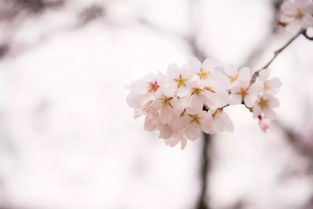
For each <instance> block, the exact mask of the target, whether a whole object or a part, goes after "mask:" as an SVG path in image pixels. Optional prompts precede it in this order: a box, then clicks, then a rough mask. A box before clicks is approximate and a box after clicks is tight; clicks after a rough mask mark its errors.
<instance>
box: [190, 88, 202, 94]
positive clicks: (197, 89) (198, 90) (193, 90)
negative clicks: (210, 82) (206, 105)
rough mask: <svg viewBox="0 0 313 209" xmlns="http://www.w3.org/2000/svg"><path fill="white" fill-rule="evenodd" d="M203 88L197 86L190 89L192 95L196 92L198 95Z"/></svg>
mask: <svg viewBox="0 0 313 209" xmlns="http://www.w3.org/2000/svg"><path fill="white" fill-rule="evenodd" d="M202 91H203V90H202V89H199V88H193V89H192V93H191V94H192V95H194V94H197V95H199V94H200V93H201V92H202Z"/></svg>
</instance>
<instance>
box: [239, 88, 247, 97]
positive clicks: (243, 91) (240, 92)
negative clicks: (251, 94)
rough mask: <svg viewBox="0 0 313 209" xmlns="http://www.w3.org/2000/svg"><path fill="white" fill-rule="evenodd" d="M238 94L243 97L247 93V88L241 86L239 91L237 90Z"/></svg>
mask: <svg viewBox="0 0 313 209" xmlns="http://www.w3.org/2000/svg"><path fill="white" fill-rule="evenodd" d="M238 94H240V95H241V96H242V97H245V96H247V94H248V89H246V88H241V89H240V91H239V92H238Z"/></svg>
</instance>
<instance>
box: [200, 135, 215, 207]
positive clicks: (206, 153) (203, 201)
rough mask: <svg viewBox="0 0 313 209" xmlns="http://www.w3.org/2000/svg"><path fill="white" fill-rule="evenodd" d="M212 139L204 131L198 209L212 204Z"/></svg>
mask: <svg viewBox="0 0 313 209" xmlns="http://www.w3.org/2000/svg"><path fill="white" fill-rule="evenodd" d="M211 141H212V136H211V135H209V134H205V133H203V139H202V143H203V144H202V152H201V167H200V169H201V176H200V177H201V179H200V185H201V190H200V195H199V200H198V203H197V206H196V209H210V206H209V204H208V202H209V199H208V198H207V197H208V191H209V189H208V177H209V171H210V166H211V162H210V155H211V147H212V146H211Z"/></svg>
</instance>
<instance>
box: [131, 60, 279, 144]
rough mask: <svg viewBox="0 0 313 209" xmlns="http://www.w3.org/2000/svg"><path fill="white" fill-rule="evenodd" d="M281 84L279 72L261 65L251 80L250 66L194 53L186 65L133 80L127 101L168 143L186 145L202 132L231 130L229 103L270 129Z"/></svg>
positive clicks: (136, 114) (145, 124) (149, 126)
mask: <svg viewBox="0 0 313 209" xmlns="http://www.w3.org/2000/svg"><path fill="white" fill-rule="evenodd" d="M280 85H281V83H280V81H279V80H278V79H277V78H269V70H261V71H260V72H259V73H258V76H257V77H256V79H255V80H254V81H253V82H252V75H251V70H250V69H249V68H247V67H243V68H238V67H236V66H234V65H225V66H223V65H222V64H221V63H220V62H218V61H217V60H215V59H212V58H209V59H207V60H205V61H204V62H203V63H201V62H200V61H199V60H197V59H196V58H194V59H191V60H190V61H189V62H188V63H187V64H185V65H183V66H182V67H180V66H178V65H176V64H171V65H169V66H168V69H167V72H166V74H163V73H161V72H159V73H157V74H148V75H147V76H145V77H144V78H142V79H140V80H137V81H135V82H134V83H132V84H131V85H129V86H128V89H129V90H130V93H129V95H128V97H127V102H128V105H129V106H130V107H132V108H134V112H135V117H140V116H144V117H145V122H144V129H145V130H147V131H157V132H159V138H161V139H163V140H164V142H165V144H167V145H169V146H176V145H178V144H180V145H181V148H182V149H184V148H185V146H186V145H187V141H188V140H191V141H193V140H196V139H197V138H199V137H200V135H201V133H202V132H204V133H206V134H215V133H217V132H220V131H233V129H234V125H233V122H232V120H231V118H230V117H229V116H228V114H227V113H226V111H225V108H227V107H228V106H230V105H236V104H242V105H243V107H245V108H248V109H249V111H251V112H252V113H253V114H252V115H253V117H254V118H258V120H259V121H258V124H259V126H260V128H261V130H263V131H266V129H267V128H268V127H269V122H270V121H271V120H273V119H274V118H275V116H276V114H275V112H274V111H273V108H276V107H277V106H278V105H279V103H278V100H277V99H276V98H275V97H274V96H273V95H274V94H275V93H277V90H278V88H279V87H280Z"/></svg>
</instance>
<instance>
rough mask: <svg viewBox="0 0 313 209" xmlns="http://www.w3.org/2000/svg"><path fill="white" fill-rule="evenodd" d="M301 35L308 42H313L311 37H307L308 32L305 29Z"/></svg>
mask: <svg viewBox="0 0 313 209" xmlns="http://www.w3.org/2000/svg"><path fill="white" fill-rule="evenodd" d="M302 35H303V36H304V37H305V38H306V39H308V40H310V41H313V36H309V35H308V30H307V29H306V30H304V31H303V32H302Z"/></svg>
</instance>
